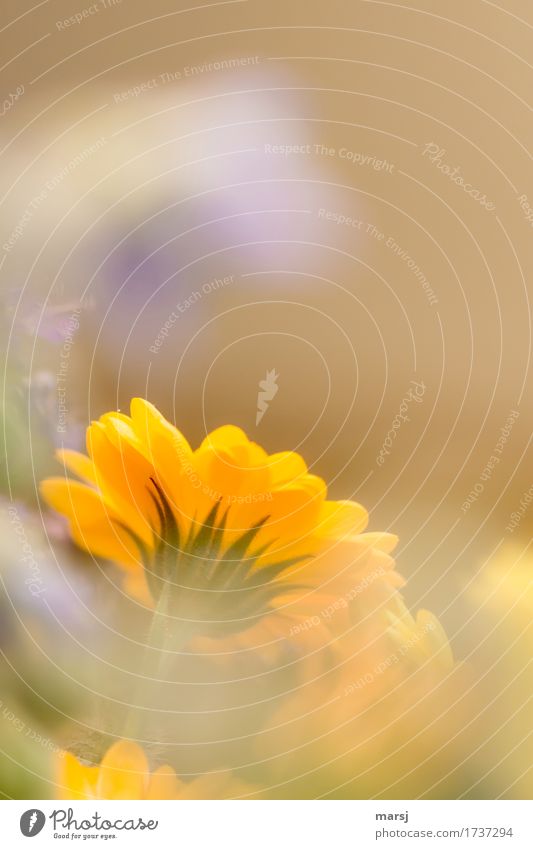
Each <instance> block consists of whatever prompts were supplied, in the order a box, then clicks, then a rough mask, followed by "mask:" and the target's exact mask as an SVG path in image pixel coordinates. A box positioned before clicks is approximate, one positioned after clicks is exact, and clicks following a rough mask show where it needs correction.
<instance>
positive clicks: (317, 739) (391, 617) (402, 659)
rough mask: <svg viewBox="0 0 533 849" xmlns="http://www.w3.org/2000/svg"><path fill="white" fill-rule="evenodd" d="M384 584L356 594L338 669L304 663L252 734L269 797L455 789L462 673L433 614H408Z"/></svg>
mask: <svg viewBox="0 0 533 849" xmlns="http://www.w3.org/2000/svg"><path fill="white" fill-rule="evenodd" d="M382 589H383V587H380V586H379V582H376V583H374V584H373V585H372V587H368V588H367V589H365V591H364V592H363V593H361V597H360V598H359V600H358V602H357V603H356V608H357V609H356V610H355V611H353V613H354V618H355V621H356V624H355V625H354V626H353V628H352V629H350V630H349V631H347V632H346V633H344V634H343V635H339V637H338V639H337V652H336V663H335V665H330V668H329V669H328V668H327V667H326V671H324V665H323V664H321V663H318V664H315V668H314V670H313V669H312V668H310V669H309V670H308V674H307V676H306V682H305V683H304V684H302V685H301V686H299V687H297V688H295V689H294V691H293V692H292V693H290V694H289V695H288V696H287V698H286V699H285V701H284V702H283V703H282V704H281V706H280V707H279V708H278V710H277V711H276V713H275V714H274V715H273V716H272V717H271V718H270V720H269V721H268V722H267V724H266V725H265V727H264V729H263V731H262V732H261V733H260V734H258V735H257V736H256V738H255V743H254V754H255V756H256V765H257V767H258V768H261V769H263V770H264V771H265V774H264V776H263V779H262V780H263V781H264V783H265V784H266V785H267V786H269V787H270V788H271V794H272V796H274V797H281V798H291V799H294V798H316V797H323V796H327V797H331V798H350V799H353V798H372V797H374V796H382V797H383V798H400V799H408V798H416V797H417V796H419V795H423V794H426V793H427V794H428V795H429V796H434V795H436V796H437V797H439V795H441V794H443V793H444V795H446V794H449V793H450V792H451V795H453V790H452V791H450V785H451V782H450V780H449V779H448V782H447V784H446V779H447V777H448V775H449V774H450V773H453V768H454V767H455V766H457V764H460V763H461V760H462V753H463V752H464V748H463V749H462V750H461V752H460V753H459V754H458V746H457V745H456V744H455V743H454V740H455V739H456V737H457V733H458V730H460V726H461V724H462V723H463V714H462V712H461V711H459V714H457V711H453V709H452V705H453V701H454V699H458V698H459V692H460V690H459V683H458V682H459V677H460V676H459V675H458V674H457V670H456V669H455V668H454V666H453V660H452V656H451V652H450V648H449V645H448V641H447V638H446V635H445V633H444V631H443V629H442V627H441V625H440V624H439V622H438V621H437V619H436V618H435V617H434V616H433V615H432V614H431V613H429V612H428V611H423V610H422V611H420V612H419V613H418V615H417V617H416V619H415V618H413V616H412V615H411V614H410V613H409V611H408V610H407V608H406V607H405V604H404V603H403V601H402V599H401V597H400V596H399V594H395V595H393V596H390V597H389V598H388V599H386V598H385V597H384V596H383V593H382ZM364 596H366V597H364ZM452 681H453V684H452ZM462 742H463V741H462ZM441 779H442V780H443V781H444V785H439V787H438V789H437V790H435V787H434V785H435V784H438V783H439V781H440V780H441ZM443 786H444V788H445V789H444V790H443Z"/></svg>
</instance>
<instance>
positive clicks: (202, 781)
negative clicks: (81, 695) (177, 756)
mask: <svg viewBox="0 0 533 849" xmlns="http://www.w3.org/2000/svg"><path fill="white" fill-rule="evenodd" d="M56 786H57V790H58V792H57V798H58V799H74V800H78V799H228V798H234V797H235V796H242V795H244V794H246V792H247V788H246V786H245V785H243V784H241V783H240V782H238V781H236V780H234V779H232V778H231V775H230V774H229V773H227V772H219V773H213V774H207V775H202V776H200V777H199V778H196V779H194V780H193V781H191V782H184V781H181V780H180V779H179V778H178V777H177V776H176V773H175V772H174V770H173V769H172V768H171V767H170V766H168V765H165V766H160V767H159V768H158V769H156V770H155V771H154V772H150V767H149V764H148V760H147V758H146V755H145V753H144V751H143V750H142V748H141V747H140V746H138V745H137V744H136V743H132V742H130V741H128V740H119V741H118V742H117V743H113V745H112V746H111V747H110V748H109V749H108V750H107V752H106V753H105V755H104V757H103V758H102V761H101V763H100V765H99V766H86V765H84V764H82V763H81V762H80V761H79V760H78V759H77V758H76V757H74V755H72V754H70V752H62V753H61V755H60V756H58V758H57V765H56Z"/></svg>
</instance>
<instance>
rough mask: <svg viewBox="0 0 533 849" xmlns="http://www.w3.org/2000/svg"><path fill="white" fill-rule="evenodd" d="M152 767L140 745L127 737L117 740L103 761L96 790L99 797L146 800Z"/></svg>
mask: <svg viewBox="0 0 533 849" xmlns="http://www.w3.org/2000/svg"><path fill="white" fill-rule="evenodd" d="M148 773H149V766H148V761H147V759H146V755H145V754H144V752H143V750H142V749H141V747H140V746H138V745H137V744H136V743H131V742H129V741H128V740H119V741H118V742H117V743H114V744H113V745H112V746H111V748H110V749H108V750H107V752H106V754H105V755H104V757H103V759H102V763H101V764H100V770H99V774H98V781H97V785H96V790H97V793H98V798H99V799H143V798H144V796H145V791H146V789H147V786H148V781H149V776H148Z"/></svg>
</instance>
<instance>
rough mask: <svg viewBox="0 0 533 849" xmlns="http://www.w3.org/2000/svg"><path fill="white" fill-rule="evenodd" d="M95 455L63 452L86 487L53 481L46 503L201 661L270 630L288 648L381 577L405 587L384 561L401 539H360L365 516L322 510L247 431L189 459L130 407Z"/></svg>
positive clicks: (104, 423) (174, 440)
mask: <svg viewBox="0 0 533 849" xmlns="http://www.w3.org/2000/svg"><path fill="white" fill-rule="evenodd" d="M87 451H88V455H89V456H85V455H83V454H79V453H76V452H73V451H66V450H65V451H61V452H59V459H60V460H61V462H62V463H63V464H64V467H65V470H67V469H68V470H69V471H70V472H72V473H74V474H75V475H77V476H78V477H79V478H81V481H79V480H73V479H71V478H69V477H68V476H67V475H66V474H65V476H64V477H57V478H52V479H48V480H46V481H44V482H43V483H42V486H41V491H42V494H43V496H44V498H45V499H46V501H47V502H48V504H50V505H51V506H52V507H53V508H55V509H56V510H58V511H59V512H61V513H63V514H64V515H65V516H67V518H68V520H69V524H70V531H71V534H72V537H73V539H74V540H75V542H76V543H77V544H78V545H79V546H81V547H82V548H84V549H86V550H87V551H89V552H91V553H92V554H93V555H96V556H99V557H104V558H107V559H109V560H112V561H114V562H115V563H116V564H118V565H119V566H121V567H122V569H123V572H124V587H125V589H126V591H127V592H128V593H129V594H130V595H132V596H134V597H135V598H137V599H139V600H142V601H143V602H144V603H146V604H147V605H154V604H156V605H157V606H158V608H159V609H163V610H164V611H165V612H168V613H170V614H171V615H173V616H175V617H178V618H179V619H181V620H182V621H183V620H187V623H188V626H189V628H190V630H191V632H192V636H194V635H195V634H196V635H201V636H202V639H203V640H204V646H206V647H208V646H209V640H210V639H219V638H220V637H221V636H225V635H228V634H234V635H235V634H237V635H238V634H239V632H240V634H241V636H243V635H244V634H246V640H245V642H246V645H247V646H250V637H251V632H252V630H253V628H254V626H257V625H258V623H262V628H263V630H261V632H260V635H259V634H258V637H259V639H260V640H262V641H263V643H264V642H265V632H264V628H270V629H271V631H272V629H274V633H269V634H268V635H267V641H268V638H270V642H272V641H275V640H276V639H277V638H279V637H280V636H281V637H283V636H285V637H286V636H288V635H289V631H290V627H291V623H293V622H294V621H297V622H298V621H300V622H301V621H302V620H303V619H305V618H306V617H308V616H309V615H310V614H313V613H315V612H316V611H317V610H320V609H322V607H323V606H324V604H326V603H327V601H328V599H336V598H338V596H339V593H340V592H342V591H343V588H345V589H346V591H348V590H349V589H350V587H353V585H354V583H356V582H357V576H358V575H359V576H360V575H364V574H365V573H368V572H369V571H370V572H371V571H372V569H376V568H379V569H381V570H382V572H383V574H385V573H386V575H387V580H388V581H390V583H391V586H392V585H394V586H397V585H398V583H399V582H400V579H399V577H398V576H397V575H396V574H395V573H394V572H393V567H394V561H393V560H392V558H390V557H389V554H388V553H389V552H390V551H391V549H392V548H393V547H394V545H395V543H396V537H394V536H392V535H390V534H379V533H370V534H369V533H367V534H363V533H361V532H362V531H363V530H364V529H365V527H366V524H367V521H368V515H367V512H366V510H365V509H364V507H362V506H361V505H360V504H357V503H355V502H353V501H329V500H327V497H326V495H327V488H326V484H325V482H324V481H323V480H322V479H321V478H319V477H317V476H316V475H313V474H311V473H310V472H309V471H308V469H307V466H306V464H305V462H304V461H303V459H302V458H301V457H300V456H299V455H298V454H296V453H292V452H281V453H277V454H271V455H269V454H267V453H266V451H264V450H263V449H262V448H261V447H260V446H259V445H257V444H256V443H254V442H252V441H251V440H249V439H248V437H247V436H246V435H245V434H244V433H243V431H242V430H241V429H240V428H238V427H234V426H231V425H227V426H224V427H220V428H218V429H217V430H215V431H213V432H212V433H211V434H209V435H208V436H207V437H206V438H205V439H204V441H203V442H202V443H201V445H200V447H199V448H198V449H197V450H195V451H193V450H192V449H191V447H190V446H189V444H188V442H187V440H186V439H185V437H184V436H183V435H182V434H181V433H180V432H179V431H178V430H177V429H176V428H175V427H174V426H173V425H171V424H170V423H169V422H168V421H166V419H165V418H164V417H163V416H162V415H161V414H160V413H159V412H158V411H157V410H156V409H155V407H153V406H152V405H151V404H150V403H148V402H147V401H145V400H142V399H140V398H134V399H133V400H132V402H131V416H127V415H124V414H122V413H108V414H106V415H104V416H102V417H101V418H100V419H99V420H98V421H96V422H93V423H92V424H91V426H90V427H89V428H88V431H87ZM272 610H276V611H277V614H278V615H277V616H276V617H266V616H264V614H265V613H267V612H271V611H272ZM267 622H268V625H267ZM322 624H324V623H322ZM318 630H320V629H317V630H316V632H315V633H318ZM189 636H191V634H189ZM206 641H207V642H206ZM278 641H279V639H278Z"/></svg>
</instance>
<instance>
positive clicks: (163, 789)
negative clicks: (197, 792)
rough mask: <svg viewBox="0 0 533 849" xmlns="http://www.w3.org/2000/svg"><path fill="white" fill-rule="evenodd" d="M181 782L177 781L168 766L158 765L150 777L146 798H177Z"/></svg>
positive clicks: (181, 787) (181, 788)
mask: <svg viewBox="0 0 533 849" xmlns="http://www.w3.org/2000/svg"><path fill="white" fill-rule="evenodd" d="M182 791H183V782H182V781H179V779H178V778H177V777H176V773H175V772H174V770H173V769H172V767H170V766H160V767H159V769H156V771H155V772H154V773H152V776H151V778H150V782H149V784H148V792H147V794H146V798H147V799H179V798H180V795H181V793H182Z"/></svg>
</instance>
